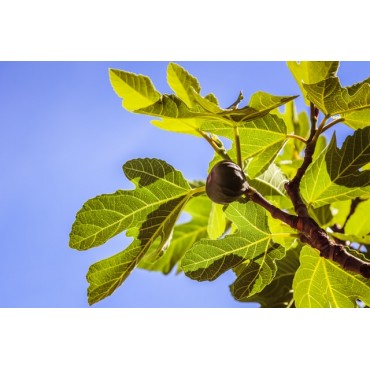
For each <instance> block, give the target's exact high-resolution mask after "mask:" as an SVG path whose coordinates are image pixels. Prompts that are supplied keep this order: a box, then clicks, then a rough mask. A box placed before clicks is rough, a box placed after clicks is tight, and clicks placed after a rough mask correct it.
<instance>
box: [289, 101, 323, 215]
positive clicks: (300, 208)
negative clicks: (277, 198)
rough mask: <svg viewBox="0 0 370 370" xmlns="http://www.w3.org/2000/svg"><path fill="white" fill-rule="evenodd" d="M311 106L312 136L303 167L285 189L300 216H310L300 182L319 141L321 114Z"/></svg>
mask: <svg viewBox="0 0 370 370" xmlns="http://www.w3.org/2000/svg"><path fill="white" fill-rule="evenodd" d="M310 108H311V113H310V118H311V131H310V136H309V138H308V139H307V141H306V143H307V145H306V149H305V155H304V159H303V163H302V165H301V167H300V168H298V170H297V173H296V175H295V176H294V178H293V180H291V181H289V182H287V183H286V184H285V190H286V191H287V193H288V195H289V197H290V199H291V200H292V203H293V205H294V210H295V212H296V213H297V215H298V216H300V217H309V215H308V210H307V207H306V205H305V203H304V202H303V200H302V198H301V195H300V191H299V187H300V183H301V179H302V177H303V175H304V174H305V173H306V170H307V168H308V166H309V165H310V164H311V163H312V157H313V154H314V152H315V147H316V142H317V138H316V134H317V130H316V124H317V118H318V115H319V111H318V109H317V108H316V107H315V106H314V104H312V103H311V105H310ZM324 120H325V118H324ZM324 120H323V121H324ZM321 124H322V123H321Z"/></svg>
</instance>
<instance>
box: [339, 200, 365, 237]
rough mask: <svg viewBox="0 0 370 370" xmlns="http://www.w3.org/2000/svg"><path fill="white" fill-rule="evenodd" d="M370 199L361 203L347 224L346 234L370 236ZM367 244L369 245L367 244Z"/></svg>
mask: <svg viewBox="0 0 370 370" xmlns="http://www.w3.org/2000/svg"><path fill="white" fill-rule="evenodd" d="M369 211H370V199H368V200H366V201H363V202H360V203H359V204H358V205H357V207H356V209H355V212H354V213H353V215H351V217H350V218H349V220H348V221H347V223H346V227H345V232H346V234H353V235H357V236H359V237H362V236H366V235H368V234H370V217H369ZM365 244H367V243H365Z"/></svg>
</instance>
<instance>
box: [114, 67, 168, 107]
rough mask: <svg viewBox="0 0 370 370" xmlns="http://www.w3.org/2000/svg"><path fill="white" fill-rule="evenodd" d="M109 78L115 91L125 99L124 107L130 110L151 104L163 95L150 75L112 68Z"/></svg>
mask: <svg viewBox="0 0 370 370" xmlns="http://www.w3.org/2000/svg"><path fill="white" fill-rule="evenodd" d="M109 78H110V82H111V85H112V87H113V89H114V91H115V92H116V94H117V95H118V96H119V97H120V98H122V99H123V102H122V105H123V107H124V108H125V109H127V110H128V111H130V112H133V111H135V110H137V109H139V108H143V107H146V106H148V105H151V104H153V103H155V102H156V101H157V100H158V99H159V98H160V97H161V94H160V93H159V92H158V91H157V90H156V89H155V88H154V86H153V84H152V81H151V80H150V79H149V77H146V76H142V75H137V74H135V73H130V72H125V71H120V70H118V69H110V70H109Z"/></svg>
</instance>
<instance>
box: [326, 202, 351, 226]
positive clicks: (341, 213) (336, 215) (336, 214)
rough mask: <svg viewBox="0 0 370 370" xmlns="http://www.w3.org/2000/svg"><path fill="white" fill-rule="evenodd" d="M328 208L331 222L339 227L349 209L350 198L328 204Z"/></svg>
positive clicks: (344, 220)
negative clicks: (331, 217)
mask: <svg viewBox="0 0 370 370" xmlns="http://www.w3.org/2000/svg"><path fill="white" fill-rule="evenodd" d="M330 208H331V213H332V215H333V219H332V221H331V222H332V224H333V225H334V224H338V225H339V226H340V227H343V225H344V223H345V222H346V219H347V216H348V214H349V212H350V209H351V200H350V199H348V200H345V201H342V202H333V203H331V204H330Z"/></svg>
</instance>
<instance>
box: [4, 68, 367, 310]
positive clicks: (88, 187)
mask: <svg viewBox="0 0 370 370" xmlns="http://www.w3.org/2000/svg"><path fill="white" fill-rule="evenodd" d="M178 63H179V64H181V65H182V66H183V67H185V68H186V69H187V70H188V71H189V72H190V73H192V74H193V75H195V76H196V77H197V78H198V80H199V81H200V84H201V86H202V92H203V93H204V94H206V93H209V92H213V93H215V95H216V96H217V97H218V98H219V101H220V103H221V105H222V106H224V107H226V106H228V105H230V104H231V103H232V102H233V101H234V100H235V98H236V97H237V95H238V93H239V91H240V90H243V92H244V95H245V96H246V100H248V96H249V95H250V94H252V93H253V92H255V91H257V90H262V91H266V92H269V93H271V94H275V95H295V94H299V93H300V92H299V90H298V87H297V85H296V83H295V81H294V79H293V77H292V76H291V75H290V72H289V70H288V68H287V67H286V64H285V63H284V62H181V61H180V62H178ZM110 67H111V68H118V69H124V70H127V71H132V72H135V73H141V74H145V75H148V76H149V77H150V78H151V79H152V81H153V82H154V84H155V86H156V88H157V89H158V90H159V91H160V92H162V93H166V92H170V89H169V87H168V85H167V83H166V68H167V62H111V63H110V62H14V63H13V62H1V63H0V102H1V103H0V104H1V109H0V125H1V131H2V132H1V135H0V151H1V155H0V163H1V173H2V176H1V178H2V181H1V185H0V189H1V191H0V231H1V236H2V237H1V261H2V263H1V266H2V267H1V269H0V281H1V283H0V306H1V307H87V306H88V304H87V297H86V289H87V282H86V279H85V275H86V272H87V270H88V267H89V266H90V265H91V264H92V263H94V262H96V261H98V260H100V259H102V258H106V257H108V256H111V255H113V254H115V253H116V252H118V251H120V250H122V249H123V248H124V247H125V246H127V245H128V240H127V239H126V238H125V236H124V234H121V235H118V236H116V237H115V238H114V239H113V240H111V241H109V242H107V243H106V244H105V245H103V246H101V247H97V248H93V249H91V250H89V251H85V252H78V251H75V250H72V249H70V248H69V247H68V237H69V236H68V235H69V232H70V228H71V225H72V223H73V221H74V219H75V214H76V212H77V211H78V210H79V209H80V208H81V206H82V204H83V203H84V202H85V201H86V200H88V199H89V198H92V197H94V196H96V195H98V194H101V193H111V192H114V191H115V190H117V189H124V188H127V187H130V188H131V184H129V183H128V181H127V180H126V178H125V177H124V175H123V172H122V170H121V166H122V164H123V163H125V162H126V161H127V160H129V159H132V158H138V157H157V158H160V159H164V160H165V161H167V162H168V163H170V164H172V165H173V166H174V167H175V168H177V169H178V170H181V171H182V172H183V173H184V174H185V176H186V177H187V178H189V179H204V178H205V177H206V175H207V166H208V161H209V160H210V159H211V158H212V151H211V149H210V147H209V146H208V145H207V144H206V143H205V142H204V141H202V140H200V139H196V138H193V137H190V136H186V135H182V136H181V135H176V134H173V133H169V132H164V131H161V130H159V129H157V128H155V127H153V126H151V125H150V123H149V121H150V118H149V117H147V116H141V115H133V114H131V113H128V112H126V111H125V110H124V109H123V108H122V107H121V100H120V99H119V98H118V97H117V96H116V95H115V93H114V91H113V90H112V88H111V86H110V83H109V79H108V68H110ZM338 75H339V77H340V78H341V82H342V84H344V85H349V84H352V83H355V82H358V81H361V80H363V79H365V78H367V77H369V76H370V63H368V62H367V63H366V62H343V63H342V64H341V66H340V69H339V73H338ZM298 103H299V107H300V108H301V109H304V105H303V103H302V100H301V99H299V101H298ZM345 132H348V130H347V131H344V133H345ZM342 135H343V133H342ZM342 137H343V136H342ZM233 278H234V277H233V274H232V273H231V272H229V273H226V274H224V275H223V276H222V277H220V278H219V279H217V280H216V281H214V282H203V283H198V282H195V281H192V280H190V279H189V278H186V277H185V276H183V275H179V276H176V275H175V274H171V275H169V276H163V275H161V274H160V273H156V272H147V271H143V270H139V269H136V270H134V272H133V273H132V274H131V275H130V276H129V278H128V279H127V280H126V282H125V283H124V284H123V285H122V286H121V287H120V288H119V289H118V290H117V291H116V292H115V293H114V294H113V295H112V296H110V297H108V298H107V299H105V300H104V301H102V302H100V303H98V304H96V305H95V306H94V307H246V305H245V304H242V303H238V302H236V301H235V300H234V299H233V298H232V297H231V295H230V293H229V288H228V286H229V284H230V283H232V281H233Z"/></svg>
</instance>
